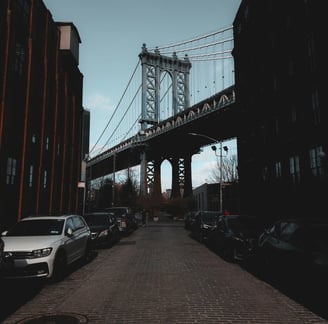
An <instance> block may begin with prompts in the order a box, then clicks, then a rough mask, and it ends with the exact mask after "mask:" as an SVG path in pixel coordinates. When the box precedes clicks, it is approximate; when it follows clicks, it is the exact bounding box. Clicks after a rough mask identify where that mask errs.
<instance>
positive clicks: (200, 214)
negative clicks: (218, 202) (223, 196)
mask: <svg viewBox="0 0 328 324" xmlns="http://www.w3.org/2000/svg"><path fill="white" fill-rule="evenodd" d="M220 215H221V213H220V212H216V211H197V212H196V214H195V219H194V221H193V222H192V224H191V226H190V230H191V233H190V234H191V236H193V237H194V238H196V239H197V240H198V241H199V242H203V241H204V240H207V238H208V237H209V235H210V233H211V232H212V231H213V230H214V229H215V227H216V225H217V222H218V219H219V216H220Z"/></svg>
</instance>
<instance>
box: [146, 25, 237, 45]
mask: <svg viewBox="0 0 328 324" xmlns="http://www.w3.org/2000/svg"><path fill="white" fill-rule="evenodd" d="M232 29H233V26H229V27H225V28H222V29H219V30H217V31H214V32H211V33H207V34H204V35H201V36H197V37H194V38H191V39H188V40H185V41H182V42H179V43H172V44H168V45H164V46H157V47H156V48H157V49H159V50H163V49H166V48H171V47H178V46H182V45H185V44H188V43H193V42H196V41H199V40H202V39H205V38H208V37H211V36H215V35H217V34H222V33H224V32H226V31H228V30H232ZM156 48H153V49H152V50H155V49H156Z"/></svg>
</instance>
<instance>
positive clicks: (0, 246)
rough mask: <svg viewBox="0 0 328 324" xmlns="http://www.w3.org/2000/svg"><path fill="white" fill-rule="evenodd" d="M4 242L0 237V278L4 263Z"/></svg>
mask: <svg viewBox="0 0 328 324" xmlns="http://www.w3.org/2000/svg"><path fill="white" fill-rule="evenodd" d="M4 246H5V244H4V242H3V239H2V238H1V237H0V278H1V277H2V271H3V263H4V258H3V250H4Z"/></svg>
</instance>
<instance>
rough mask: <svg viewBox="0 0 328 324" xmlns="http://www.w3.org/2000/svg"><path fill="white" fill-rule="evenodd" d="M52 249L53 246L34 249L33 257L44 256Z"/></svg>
mask: <svg viewBox="0 0 328 324" xmlns="http://www.w3.org/2000/svg"><path fill="white" fill-rule="evenodd" d="M51 251H52V248H51V247H49V248H45V249H38V250H33V251H32V257H33V258H43V257H46V256H48V255H50V253H51Z"/></svg>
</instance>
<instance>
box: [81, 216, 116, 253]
mask: <svg viewBox="0 0 328 324" xmlns="http://www.w3.org/2000/svg"><path fill="white" fill-rule="evenodd" d="M83 217H84V219H85V221H86V222H87V224H88V226H89V228H90V231H91V244H92V246H99V245H107V246H113V245H114V244H115V243H117V242H118V241H119V240H120V238H121V233H120V229H119V227H118V223H117V219H116V216H115V215H114V214H113V213H109V212H94V213H87V214H85V215H84V216H83Z"/></svg>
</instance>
